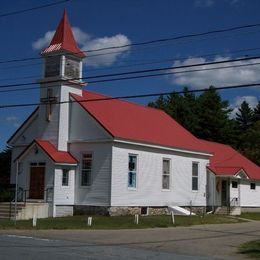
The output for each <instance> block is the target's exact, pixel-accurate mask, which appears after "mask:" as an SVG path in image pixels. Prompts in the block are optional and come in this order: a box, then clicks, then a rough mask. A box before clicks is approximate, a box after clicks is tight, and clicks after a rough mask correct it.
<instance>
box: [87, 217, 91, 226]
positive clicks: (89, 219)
mask: <svg viewBox="0 0 260 260" xmlns="http://www.w3.org/2000/svg"><path fill="white" fill-rule="evenodd" d="M88 226H92V217H88Z"/></svg>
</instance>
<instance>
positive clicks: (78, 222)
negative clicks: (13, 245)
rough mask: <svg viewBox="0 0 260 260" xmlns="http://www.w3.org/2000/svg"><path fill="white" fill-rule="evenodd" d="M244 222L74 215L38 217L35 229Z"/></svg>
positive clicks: (0, 225)
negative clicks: (88, 222)
mask: <svg viewBox="0 0 260 260" xmlns="http://www.w3.org/2000/svg"><path fill="white" fill-rule="evenodd" d="M238 222H242V221H241V220H239V219H236V218H229V217H227V216H220V215H206V216H204V217H200V216H175V225H173V224H172V222H171V216H144V217H140V218H139V224H138V225H136V224H135V223H134V216H124V217H108V216H93V220H92V226H91V227H89V226H88V225H87V216H73V217H63V218H47V219H38V220H37V227H36V228H35V229H131V228H132V229H133V228H156V227H165V228H166V227H175V226H191V225H199V224H222V223H238ZM13 228H14V222H13V221H10V220H0V229H13ZM16 228H17V229H33V227H32V220H19V221H17V225H16Z"/></svg>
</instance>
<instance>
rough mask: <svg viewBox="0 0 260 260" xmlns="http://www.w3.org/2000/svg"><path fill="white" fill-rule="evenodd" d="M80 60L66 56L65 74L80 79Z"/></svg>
mask: <svg viewBox="0 0 260 260" xmlns="http://www.w3.org/2000/svg"><path fill="white" fill-rule="evenodd" d="M79 74H80V62H79V61H78V60H75V59H72V58H68V57H66V60H65V76H66V77H68V78H72V79H75V80H78V79H79V76H80V75H79Z"/></svg>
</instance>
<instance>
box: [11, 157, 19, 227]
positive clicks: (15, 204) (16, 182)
mask: <svg viewBox="0 0 260 260" xmlns="http://www.w3.org/2000/svg"><path fill="white" fill-rule="evenodd" d="M18 164H19V162H18V160H17V161H16V171H15V199H14V225H15V226H16V212H17V196H18V194H17V193H18ZM11 207H12V205H11Z"/></svg>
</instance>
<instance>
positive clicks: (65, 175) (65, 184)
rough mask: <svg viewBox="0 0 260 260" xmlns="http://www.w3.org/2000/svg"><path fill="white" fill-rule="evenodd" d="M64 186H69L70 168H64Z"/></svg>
mask: <svg viewBox="0 0 260 260" xmlns="http://www.w3.org/2000/svg"><path fill="white" fill-rule="evenodd" d="M62 186H69V170H68V169H63V170H62Z"/></svg>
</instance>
